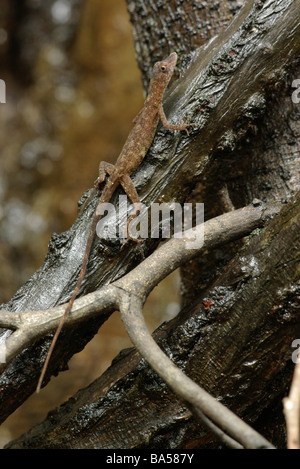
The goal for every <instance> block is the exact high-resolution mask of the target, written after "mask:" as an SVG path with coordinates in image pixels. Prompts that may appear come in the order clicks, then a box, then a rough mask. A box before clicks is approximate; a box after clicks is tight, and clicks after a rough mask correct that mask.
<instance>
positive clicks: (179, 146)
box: [1, 0, 300, 448]
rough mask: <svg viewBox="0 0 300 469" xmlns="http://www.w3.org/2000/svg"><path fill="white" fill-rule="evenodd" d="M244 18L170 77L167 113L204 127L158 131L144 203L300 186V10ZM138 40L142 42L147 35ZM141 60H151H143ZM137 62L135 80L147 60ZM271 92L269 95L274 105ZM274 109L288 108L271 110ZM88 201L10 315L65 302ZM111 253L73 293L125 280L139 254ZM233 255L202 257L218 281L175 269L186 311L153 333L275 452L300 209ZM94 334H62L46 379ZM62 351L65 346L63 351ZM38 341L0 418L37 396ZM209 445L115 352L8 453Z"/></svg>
mask: <svg viewBox="0 0 300 469" xmlns="http://www.w3.org/2000/svg"><path fill="white" fill-rule="evenodd" d="M135 3H136V5H140V2H135ZM142 3H143V4H144V5H145V4H146V3H145V2H142ZM178 3H179V2H172V7H174V9H175V12H177V13H178V16H177V17H178V21H180V14H181V12H180V11H179V10H178V7H179V5H178ZM187 3H189V2H187ZM193 3H195V2H193ZM196 3H197V2H196ZM207 3H209V2H207ZM250 3H254V2H250ZM132 4H133V3H132V2H128V5H129V9H130V8H131V10H130V13H131V16H132V15H133V13H136V14H137V15H138V17H139V18H140V23H141V24H140V25H139V28H137V20H135V21H136V23H135V30H136V31H138V30H139V31H147V32H148V31H149V27H148V28H147V27H146V23H143V21H144V20H146V19H147V16H146V18H144V19H143V17H142V15H140V14H139V12H138V9H136V10H135V11H134V12H133V11H132ZM162 4H165V2H162ZM161 8H162V9H163V6H161ZM162 11H163V10H161V11H158V10H157V11H151V10H149V9H148V14H149V17H151V20H152V31H164V29H165V25H164V24H163V22H162V20H163V18H164V17H165V16H164V15H163V14H162ZM246 13H247V15H246V16H247V19H245V18H243V20H242V21H241V23H240V24H235V26H234V27H232V28H231V29H230V30H229V32H228V33H227V36H226V33H224V34H223V35H222V36H221V37H220V38H219V39H218V40H216V41H215V42H214V43H212V44H211V45H210V46H208V47H207V49H206V50H205V51H203V50H200V51H199V53H196V54H195V55H194V61H193V63H192V66H191V67H190V68H189V69H188V71H187V72H186V74H185V75H184V76H183V77H182V78H181V79H180V80H178V81H177V82H176V83H174V86H173V88H172V89H171V91H170V93H169V95H168V97H167V99H166V101H165V106H166V109H167V110H168V112H169V116H170V117H171V118H172V119H173V118H174V120H175V119H176V120H178V118H181V117H184V116H186V115H191V116H192V120H195V119H197V121H198V122H199V123H200V129H195V130H193V131H192V132H191V137H190V138H186V137H185V136H184V135H180V136H177V135H175V136H174V135H171V134H170V133H169V132H165V131H163V130H160V131H159V132H158V135H157V137H156V138H155V140H154V142H153V145H152V147H151V149H150V151H149V153H148V156H147V159H146V161H145V162H144V163H143V165H142V167H141V169H142V171H143V173H142V171H141V172H140V171H138V172H137V173H136V175H135V177H134V182H135V184H136V186H137V188H138V191H139V193H140V194H141V195H142V199H143V200H142V201H143V202H145V201H150V200H151V201H160V200H163V199H164V200H165V201H168V200H175V201H178V202H183V201H184V200H186V198H187V196H188V195H189V194H190V192H191V189H192V188H194V186H195V184H196V183H197V181H198V180H199V179H202V178H203V175H205V180H204V181H203V186H204V188H203V189H202V188H201V190H202V195H203V194H204V196H205V199H204V202H205V204H206V203H207V206H208V208H209V213H210V214H215V213H217V212H218V211H220V208H219V206H218V205H217V202H216V200H215V197H214V194H215V193H216V192H217V190H218V189H220V188H221V187H222V186H223V185H224V183H227V186H228V189H229V193H230V195H231V196H232V200H233V202H234V204H235V205H236V206H242V205H244V204H245V203H247V202H248V201H251V199H252V198H253V197H260V198H264V199H266V200H276V201H278V197H279V198H280V199H283V198H284V199H285V201H287V200H289V199H290V198H291V196H292V195H293V192H296V190H297V184H298V183H299V179H297V177H296V176H294V174H295V172H296V171H297V167H298V168H299V166H297V165H296V159H295V158H290V154H291V152H290V147H291V149H292V151H293V152H295V153H296V151H297V148H298V145H299V132H298V130H297V129H298V126H297V120H298V119H299V113H298V111H297V108H295V105H293V104H292V103H291V101H290V100H289V98H288V93H289V87H288V86H286V87H285V85H286V82H285V80H286V79H288V80H289V78H288V77H289V75H287V72H288V71H289V72H290V74H291V75H290V76H292V74H293V72H292V71H293V70H296V68H295V67H296V59H297V57H299V52H300V44H299V36H300V35H299V8H298V5H297V2H296V1H292V0H291V1H279V0H278V1H275V2H256V3H255V5H254V6H253V8H252V10H251V11H250V9H249V10H248V11H247V12H246ZM185 14H187V13H185ZM132 18H134V16H132ZM197 24H198V23H197ZM297 28H298V31H297ZM198 29H199V28H196V29H195V37H196V35H197V34H198V31H197V30H198ZM233 32H235V34H234V35H233ZM136 34H137V35H138V36H139V38H141V37H146V33H145V35H144V34H142V33H139V32H136ZM162 36H163V37H165V35H162ZM182 36H184V37H185V36H186V34H182ZM172 37H173V38H174V39H173V41H174V42H172V43H170V42H168V41H167V44H168V47H170V48H172V47H173V44H176V47H175V46H174V48H175V49H177V48H179V47H181V41H180V38H179V39H177V40H176V34H174V33H173V35H172ZM140 41H141V42H142V40H141V39H140ZM145 41H146V43H147V41H149V43H148V44H147V47H148V48H149V50H150V53H148V54H146V55H148V56H152V52H153V58H154V59H155V58H156V57H155V53H154V51H153V50H152V49H151V47H150V44H153V43H154V42H153V40H152V39H151V35H150V36H149V38H148V39H147V38H146V39H145ZM177 41H178V42H177ZM179 43H180V46H179ZM224 44H225V45H224ZM189 47H190V45H189V43H188V44H186V43H184V44H183V45H182V48H183V51H185V50H187V49H189ZM162 55H164V54H162ZM188 62H189V61H183V62H182V63H181V66H182V67H186V66H187V64H188ZM143 63H145V64H147V60H146V59H145V56H143ZM145 68H146V70H145V71H144V77H145V76H146V75H147V73H148V71H149V66H145ZM200 71H201V73H200ZM144 79H145V78H144ZM274 93H276V94H277V99H278V101H277V100H275V103H274ZM283 101H286V106H284V111H283V112H282V114H281V110H282V102H283ZM276 106H277V109H278V112H277V113H276V112H275V110H276ZM289 111H290V112H289ZM288 115H289V120H288V121H287V120H286V119H287V116H288ZM287 122H288V124H287ZM253 125H255V126H256V127H253ZM255 128H257V129H258V130H257V132H258V135H259V137H260V138H259V139H258V140H257V137H256V135H255V133H254V129H255ZM249 129H250V130H249ZM247 131H248V133H246V132H247ZM275 131H276V136H275V139H274V138H273V134H274V132H275ZM257 141H258V142H260V144H257ZM253 142H254V143H253ZM268 142H269V143H268ZM238 145H241V146H240V147H238ZM268 145H269V146H268ZM271 145H272V147H271ZM280 145H281V146H280ZM245 148H246V149H247V154H246V151H245ZM279 148H281V149H282V151H279ZM287 148H288V150H287ZM275 149H276V150H278V154H277V152H276V151H275ZM283 149H285V151H283ZM295 153H294V154H295ZM277 155H279V157H280V168H281V169H280V171H278V156H277ZM262 157H263V158H262ZM271 158H272V159H271ZM249 168H250V169H249ZM287 168H289V169H287ZM221 171H222V173H221ZM142 174H143V175H142ZM220 174H222V176H221V177H220V176H219V175H220ZM139 175H141V176H139ZM150 180H151V184H150V183H149V181H150ZM298 189H299V187H298ZM210 200H211V202H210ZM94 206H95V198H94V199H92V200H91V201H89V203H88V204H87V205H86V206H85V210H84V211H83V212H82V214H81V216H80V217H79V218H78V219H77V221H76V223H75V225H74V226H73V227H72V228H71V230H70V232H68V233H65V234H63V235H61V236H59V237H58V236H55V237H53V239H52V242H51V244H50V250H49V254H48V256H47V259H46V262H45V264H44V266H43V267H42V268H41V269H40V270H39V271H38V272H37V273H36V274H35V275H34V276H33V277H32V279H31V280H30V281H29V282H28V283H27V284H26V285H25V286H24V288H22V289H21V290H20V291H19V292H18V294H17V295H16V296H15V297H14V298H13V299H12V301H11V302H10V303H9V304H8V305H7V308H9V309H11V310H16V311H18V310H21V309H33V308H42V307H43V308H46V307H49V306H52V305H55V304H59V303H61V302H63V301H65V300H66V299H67V298H68V297H69V296H70V293H71V292H72V289H73V287H74V283H75V280H76V276H77V274H78V271H79V268H80V262H81V256H80V255H78V254H77V253H76V254H74V251H72V256H70V254H69V253H70V251H71V248H72V247H73V246H75V245H76V246H80V248H79V249H78V252H79V253H82V252H83V250H84V249H83V245H84V242H85V239H86V236H87V227H88V225H89V224H88V223H86V221H87V220H90V219H91V214H92V210H93V208H94ZM118 248H119V246H118V243H117V242H116V243H115V244H114V245H112V246H106V247H105V248H103V245H101V244H100V243H99V242H98V243H97V246H96V245H95V249H94V251H93V253H92V256H91V261H90V267H89V272H88V275H87V276H86V281H85V284H84V287H83V289H82V293H87V292H88V291H91V290H94V289H95V288H97V287H99V286H100V285H102V284H104V283H106V282H108V281H109V280H111V279H115V278H117V277H119V276H121V275H123V274H124V273H125V272H126V271H128V270H129V269H130V268H132V266H133V265H134V264H135V263H136V262H138V261H139V251H138V249H135V248H134V247H133V248H130V249H128V250H127V251H126V252H125V255H124V254H122V255H120V254H119V249H118ZM153 248H154V246H153V244H151V243H149V244H148V245H147V246H146V250H149V251H148V252H150V251H151V249H153ZM239 248H240V245H239ZM235 249H236V248H233V251H230V255H228V251H229V250H228V249H227V250H226V252H223V251H220V253H218V256H217V257H218V259H217V260H218V263H217V267H216V264H215V260H213V261H209V262H210V263H211V264H210V265H211V266H213V267H211V268H212V269H213V271H214V272H217V273H219V272H220V269H221V266H224V265H225V264H226V263H227V265H225V267H224V269H223V271H222V274H221V275H219V276H218V277H217V276H216V275H215V274H214V275H212V274H211V271H210V272H208V273H206V271H205V276H204V278H203V268H202V265H201V260H200V261H198V262H197V263H196V267H195V265H194V266H191V265H189V266H187V267H186V268H185V271H184V272H185V277H189V279H192V281H191V282H190V285H187V283H185V286H184V289H185V291H186V296H185V298H186V303H185V304H186V306H185V308H184V309H183V311H182V312H181V314H180V315H179V316H178V317H177V318H176V319H175V320H173V321H172V323H168V324H167V325H164V326H162V327H161V328H160V329H159V331H157V333H156V337H157V339H158V340H159V343H160V344H161V346H162V347H163V348H164V350H165V351H166V353H167V354H170V356H172V359H174V360H175V361H176V362H177V364H178V365H179V366H180V367H182V368H183V369H184V370H185V371H186V372H187V374H188V375H189V376H191V377H192V378H193V379H195V381H197V382H198V383H200V384H201V385H203V387H204V388H205V389H206V390H208V391H209V392H211V393H212V394H213V395H214V396H218V397H219V398H220V399H222V401H223V402H224V403H225V404H227V405H229V406H230V408H231V409H232V410H234V411H236V412H237V413H238V415H240V416H241V417H243V418H245V419H246V420H248V421H250V422H251V423H254V424H255V423H256V424H257V425H258V426H259V428H263V429H264V431H265V432H266V436H267V437H268V436H269V437H272V438H273V440H274V443H275V444H277V443H278V444H280V445H283V444H284V443H283V440H282V425H281V426H280V425H279V426H278V428H279V431H278V432H276V434H275V435H271V430H270V429H269V428H266V427H268V425H266V423H265V420H264V416H268V414H270V413H271V410H272V408H273V406H274V407H277V409H278V399H280V398H281V397H282V396H283V395H284V393H286V391H287V388H288V385H289V380H290V377H291V371H292V369H293V363H292V362H291V359H290V357H291V349H290V344H291V342H292V340H293V339H294V338H296V337H299V334H300V329H299V318H297V315H296V313H297V312H298V313H299V294H300V292H299V272H298V271H297V268H298V267H297V266H298V264H299V201H297V202H290V204H289V205H287V206H286V207H284V208H283V210H282V213H281V214H280V215H279V216H278V217H276V219H274V220H273V221H272V222H271V223H270V225H269V226H268V227H267V228H266V229H265V230H263V231H262V232H261V233H259V234H257V235H256V236H253V237H252V238H250V239H248V240H247V243H246V244H245V246H244V247H243V250H242V251H241V252H238V253H237V255H236V256H234V257H233V259H232V260H231V262H230V263H228V261H229V258H230V256H232V255H233V254H234V251H235ZM100 250H102V252H100ZM101 253H102V254H103V255H102V256H100V255H99V254H101ZM225 254H226V256H225ZM220 258H221V262H220ZM199 264H200V273H199ZM58 278H65V283H64V284H61V285H59V286H58V285H57V283H58V281H57V279H58ZM199 278H201V280H199ZM198 282H201V284H200V285H198ZM45 285H46V286H47V288H45ZM191 285H192V286H191ZM207 286H208V289H206V287H207ZM192 290H194V292H192ZM191 298H192V299H193V304H192V305H191ZM298 316H299V314H298ZM99 326H100V322H99V321H95V322H94V323H92V324H91V323H89V324H87V325H85V327H84V328H83V327H82V326H81V327H80V329H79V330H78V329H77V330H72V331H66V332H65V334H64V336H62V337H61V345H60V346H58V347H57V349H56V356H54V357H53V360H52V364H51V368H50V369H49V376H50V375H51V373H54V372H57V371H58V369H59V368H64V367H65V366H66V362H67V360H68V358H69V357H70V356H71V355H72V354H73V353H75V352H76V351H78V350H79V349H80V348H81V347H83V345H84V343H86V342H87V340H89V338H90V337H91V336H92V335H93V333H95V331H96V330H97V328H98V327H99ZM65 343H68V350H65V352H64V353H63V352H62V351H63V349H65V346H64V344H65ZM48 345H49V340H43V341H41V342H40V344H35V345H34V346H33V347H31V348H30V349H28V350H26V351H24V352H23V353H22V354H21V355H20V356H19V357H18V358H17V359H16V360H14V362H13V363H12V364H11V366H10V367H9V369H8V370H7V371H6V372H5V373H4V374H3V376H2V377H1V402H2V405H1V407H2V409H1V416H2V419H4V418H5V417H6V416H7V415H8V414H10V413H11V412H12V411H13V410H14V408H16V407H17V406H18V405H19V403H20V402H22V400H24V399H25V398H26V397H27V396H28V395H29V394H30V393H31V392H32V391H33V389H34V387H35V385H36V380H37V378H38V374H39V370H40V367H41V362H42V361H43V357H44V356H45V354H46V352H47V349H48ZM266 370H268V372H267V373H266ZM11 396H14V397H13V398H12V397H11ZM99 396H101V397H100V398H99ZM277 417H278V415H277ZM278 418H279V417H278ZM266 420H267V419H266ZM74 428H76V432H74ZM116 428H117V431H116ZM133 428H134V431H132V429H133ZM129 430H130V431H129ZM71 433H72V436H70V435H71ZM45 435H47V437H46V438H45ZM215 445H216V443H215V442H214V440H213V438H212V437H211V435H208V434H207V432H206V431H205V430H204V429H203V428H202V427H201V426H200V425H198V424H196V423H195V421H194V419H193V418H192V417H191V415H190V412H189V411H188V410H187V409H186V408H185V407H184V405H183V404H182V403H180V402H179V401H178V400H177V399H176V397H175V396H174V395H173V394H171V393H170V392H169V391H168V389H166V386H165V385H164V383H162V382H161V380H160V379H158V378H157V376H156V375H155V374H154V373H153V372H152V371H151V370H150V369H149V367H148V366H147V364H146V363H145V361H144V360H140V357H139V356H138V355H137V354H136V352H134V351H129V352H127V353H125V356H124V354H121V356H120V357H118V360H117V361H116V362H115V364H113V366H112V367H111V368H110V369H109V370H108V371H107V372H106V373H105V374H104V375H103V376H102V377H100V378H99V379H98V380H97V381H95V382H94V383H93V384H92V385H91V386H89V387H88V388H87V389H84V390H82V391H79V392H78V393H77V394H76V395H75V396H74V397H73V398H72V399H71V400H70V401H69V402H68V403H66V404H65V405H64V406H62V407H61V408H59V409H57V410H56V411H54V412H53V413H52V414H51V415H49V417H48V419H47V420H46V421H45V422H43V423H41V424H40V425H38V426H36V427H34V429H33V430H32V432H30V433H28V434H27V435H25V436H23V437H21V438H20V439H18V440H16V441H15V442H14V443H12V444H11V445H10V447H26V448H29V447H32V448H40V447H44V448H45V447H49V448H59V447H60V448H61V447H73V448H129V447H130V448H131V447H139V448H141V447H146V446H148V447H151V448H161V447H165V448H168V447H173V448H184V447H185V448H187V447H190V448H195V447H200V448H203V447H211V446H214V447H215Z"/></svg>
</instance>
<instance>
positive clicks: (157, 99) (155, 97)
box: [37, 52, 195, 392]
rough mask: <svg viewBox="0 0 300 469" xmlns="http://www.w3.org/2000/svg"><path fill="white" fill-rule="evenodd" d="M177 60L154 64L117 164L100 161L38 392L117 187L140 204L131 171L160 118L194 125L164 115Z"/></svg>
mask: <svg viewBox="0 0 300 469" xmlns="http://www.w3.org/2000/svg"><path fill="white" fill-rule="evenodd" d="M176 62H177V54H176V52H173V53H172V54H170V55H169V57H167V58H166V59H165V60H163V61H161V62H156V63H155V65H154V67H153V73H152V78H151V81H150V86H149V91H148V96H147V98H146V101H145V103H144V107H143V108H142V110H141V111H140V112H139V114H138V115H137V117H136V118H135V120H134V122H135V125H134V127H133V129H132V130H131V132H130V133H129V135H128V138H127V140H126V142H125V145H124V147H123V149H122V151H121V153H120V155H119V157H118V159H117V161H116V164H115V165H112V164H108V163H106V162H104V161H103V162H101V163H100V166H99V177H98V179H97V181H96V186H99V185H100V184H102V183H103V182H104V181H105V176H106V174H108V176H109V179H108V182H107V183H106V185H105V187H104V189H103V192H102V194H101V197H100V199H99V202H98V205H97V208H96V211H95V214H94V217H93V220H92V223H91V227H90V231H89V236H88V240H87V243H86V248H85V253H84V258H83V262H82V266H81V270H80V273H79V277H78V280H77V283H76V286H75V289H74V291H73V294H72V296H71V298H70V300H69V302H68V304H67V306H66V309H65V312H64V314H63V316H62V318H61V321H60V323H59V326H58V328H57V330H56V332H55V334H54V337H53V339H52V343H51V345H50V348H49V351H48V355H47V357H46V360H45V363H44V366H43V369H42V372H41V375H40V378H39V382H38V385H37V392H39V390H40V388H41V385H42V382H43V379H44V376H45V372H46V370H47V366H48V363H49V360H50V357H51V354H52V351H53V349H54V346H55V343H56V341H57V338H58V336H59V333H60V331H61V329H62V326H63V324H64V321H65V318H66V316H67V314H68V313H69V312H70V310H71V308H72V305H73V302H74V300H75V298H76V296H77V294H78V291H79V288H80V286H81V283H82V281H83V278H84V275H85V271H86V267H87V263H88V259H89V254H90V250H91V247H92V243H93V239H94V235H95V232H96V227H97V224H98V222H99V220H100V218H101V217H102V215H103V214H104V212H105V205H106V204H108V203H109V201H110V199H111V197H112V195H113V193H114V191H115V189H116V188H117V186H118V185H119V184H121V186H122V187H123V189H124V191H125V193H126V194H127V196H128V197H129V199H130V200H131V202H132V203H133V204H137V205H135V207H136V206H138V205H139V204H140V199H139V196H138V194H137V192H136V189H135V187H134V185H133V183H132V181H131V179H130V174H131V173H132V172H133V171H134V170H135V169H136V168H137V167H138V166H139V164H140V163H141V162H142V160H143V159H144V156H145V155H146V153H147V150H148V148H149V147H150V145H151V143H152V140H153V138H154V134H155V131H156V128H157V124H158V122H159V119H160V120H161V122H162V124H163V126H164V127H165V128H167V129H171V130H186V129H187V127H188V126H190V125H195V124H191V123H184V124H181V125H176V124H169V123H168V121H167V118H166V116H165V113H164V110H163V106H162V100H163V95H164V91H165V89H166V87H167V85H168V83H169V81H170V79H171V77H172V75H173V72H174V69H175V66H176ZM186 131H187V130H186ZM138 212H139V210H137V212H136V214H135V216H136V215H137V213H138Z"/></svg>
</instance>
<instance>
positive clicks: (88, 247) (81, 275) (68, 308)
mask: <svg viewBox="0 0 300 469" xmlns="http://www.w3.org/2000/svg"><path fill="white" fill-rule="evenodd" d="M99 218H100V217H98V216H94V219H93V222H92V225H91V229H90V234H89V237H88V241H87V244H86V248H85V253H84V258H83V262H82V266H81V269H80V273H79V277H78V280H77V283H76V286H75V288H74V291H73V294H72V296H71V298H70V300H69V302H68V303H67V306H66V309H65V312H64V314H63V316H62V318H61V320H60V323H59V325H58V327H57V329H56V332H55V334H54V336H53V339H52V342H51V345H50V348H49V351H48V354H47V357H46V360H45V363H44V365H43V368H42V371H41V375H40V377H39V381H38V384H37V388H36V392H37V393H39V392H40V390H41V387H42V384H43V380H44V377H45V373H46V371H47V368H48V364H49V361H50V358H51V355H52V352H53V350H54V347H55V344H56V341H57V339H58V336H59V334H60V332H61V330H62V327H63V325H64V322H65V319H66V317H67V315H68V314H69V312H70V311H71V308H72V306H73V303H74V301H75V298H76V296H77V293H78V291H79V288H80V285H81V283H82V280H83V278H84V275H85V271H86V267H87V263H88V259H89V254H90V250H91V247H92V243H93V238H94V232H95V230H96V226H97V223H98V221H99Z"/></svg>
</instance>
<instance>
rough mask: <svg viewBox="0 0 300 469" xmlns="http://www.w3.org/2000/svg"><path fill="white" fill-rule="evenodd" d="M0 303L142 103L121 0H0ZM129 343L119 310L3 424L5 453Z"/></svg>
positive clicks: (170, 297) (25, 274) (166, 286)
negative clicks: (1, 87) (1, 85)
mask: <svg viewBox="0 0 300 469" xmlns="http://www.w3.org/2000/svg"><path fill="white" fill-rule="evenodd" d="M0 4H1V8H0V79H2V80H4V81H5V83H6V103H2V104H0V146H1V153H0V299H1V300H0V301H1V303H3V302H6V301H8V300H9V299H10V298H11V296H12V295H13V294H14V293H15V292H16V291H17V290H18V288H19V287H20V286H21V285H22V284H23V283H24V282H26V280H27V279H28V278H29V277H30V276H31V274H32V273H33V272H34V271H35V270H36V269H37V268H38V267H39V266H40V265H41V264H42V263H43V260H44V257H45V255H46V253H47V245H48V242H49V240H50V237H51V234H52V233H53V232H57V233H61V232H62V231H65V230H67V229H68V228H69V227H70V225H71V224H72V223H73V222H74V221H75V219H76V213H77V201H78V200H79V198H80V197H81V195H82V193H83V192H84V191H86V190H87V189H89V188H90V187H92V185H93V181H94V180H95V179H96V177H97V175H98V166H99V162H100V161H101V160H105V161H109V162H112V163H113V162H114V161H115V160H116V158H117V156H118V154H119V152H120V150H121V148H122V145H123V143H124V141H125V139H126V137H127V134H128V132H129V130H130V129H131V127H132V119H133V118H134V117H135V115H136V114H137V113H138V111H139V110H140V108H141V107H142V105H143V101H144V95H143V89H142V84H141V75H140V71H139V69H138V67H137V64H136V60H135V51H134V47H133V39H132V35H131V27H130V22H129V15H128V13H127V10H126V2H125V0H114V1H111V0H89V1H84V0H0ZM178 291H179V279H178V274H177V273H174V274H173V275H172V276H170V277H169V278H168V279H166V280H165V281H164V282H163V283H162V284H161V285H160V286H159V287H157V288H156V289H155V290H154V292H153V293H152V294H151V297H150V298H149V301H148V302H147V305H146V307H145V315H146V318H147V322H148V326H149V328H151V330H153V329H154V328H155V327H156V326H157V325H158V324H159V323H161V322H162V321H164V320H166V319H169V318H171V317H173V316H174V315H175V314H176V313H177V312H178V310H179V297H178ZM128 346H131V343H130V341H129V339H128V338H127V335H126V332H125V331H124V328H123V325H122V323H121V321H120V318H119V315H118V313H114V315H113V316H112V317H111V318H110V319H109V321H107V322H106V323H105V324H104V326H103V327H102V328H101V330H100V331H99V333H98V335H97V336H96V337H95V338H94V339H93V340H92V341H91V342H90V344H89V345H88V346H87V347H86V348H85V350H84V351H82V352H81V353H80V354H78V355H76V356H74V357H73V358H72V360H71V361H70V364H69V366H70V370H69V371H68V372H64V373H61V374H60V376H59V377H57V378H52V380H51V382H50V383H49V385H48V386H47V387H46V388H45V389H43V390H42V392H41V393H40V394H39V395H33V396H31V397H30V399H28V400H27V401H26V402H25V403H24V404H23V405H22V406H21V407H20V408H19V409H18V410H17V411H16V412H15V413H14V414H13V415H12V416H10V417H9V418H8V419H7V421H6V422H5V423H4V424H3V425H2V426H1V427H0V447H2V446H3V445H4V444H5V443H6V442H7V441H9V440H11V439H13V438H15V437H17V436H18V435H20V434H22V433H24V432H25V431H27V430H28V429H29V428H30V427H31V426H32V425H33V424H34V423H36V422H38V421H40V420H42V419H43V418H45V416H46V414H47V412H48V411H49V410H51V409H53V408H54V407H55V406H57V405H59V404H60V403H62V402H64V401H65V400H66V399H68V398H69V397H70V396H72V394H74V393H75V392H76V390H77V389H79V388H81V387H83V386H86V385H88V384H89V383H90V382H91V381H92V380H93V379H95V378H96V377H97V376H99V375H100V374H101V373H102V372H103V371H104V370H105V369H106V368H107V367H108V366H109V365H110V363H111V360H112V359H113V358H114V357H115V356H116V355H117V353H118V352H119V351H120V350H121V349H123V348H126V347H128Z"/></svg>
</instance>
